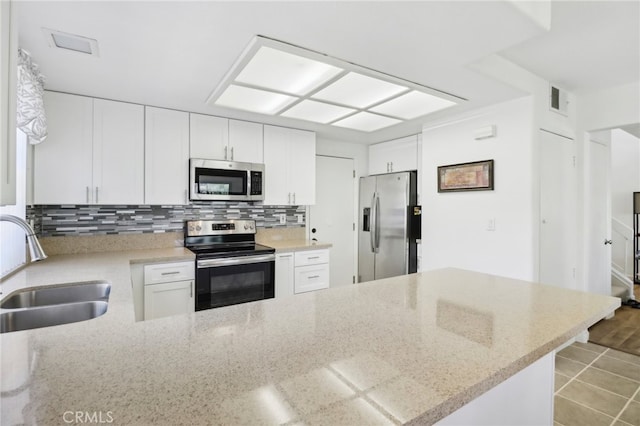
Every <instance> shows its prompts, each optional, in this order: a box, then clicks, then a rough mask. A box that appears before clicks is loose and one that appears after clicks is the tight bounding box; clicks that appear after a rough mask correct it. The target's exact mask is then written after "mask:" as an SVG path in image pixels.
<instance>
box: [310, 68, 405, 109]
mask: <svg viewBox="0 0 640 426" xmlns="http://www.w3.org/2000/svg"><path fill="white" fill-rule="evenodd" d="M406 90H408V88H407V87H404V86H400V85H397V84H394V83H390V82H388V81H382V80H379V79H377V78H373V77H368V76H366V75H362V74H358V73H355V72H350V73H349V74H347V75H345V76H344V77H342V78H340V79H339V80H337V81H336V82H334V83H332V84H330V85H329V86H327V87H325V88H324V89H322V90H320V91H319V92H318V93H316V94H314V95H313V96H311V97H312V98H314V99H320V100H323V101H329V102H335V103H338V104H341V105H346V106H350V107H354V108H367V107H368V106H370V105H373V104H375V103H377V102H381V101H383V100H385V99H389V98H391V97H393V96H396V95H398V94H400V93H402V92H404V91H406Z"/></svg>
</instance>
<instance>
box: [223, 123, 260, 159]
mask: <svg viewBox="0 0 640 426" xmlns="http://www.w3.org/2000/svg"><path fill="white" fill-rule="evenodd" d="M262 127H263V126H262V124H258V123H250V122H248V121H238V120H229V160H231V161H244V162H246V163H262V162H263V161H264V155H263V153H262V150H263V145H262Z"/></svg>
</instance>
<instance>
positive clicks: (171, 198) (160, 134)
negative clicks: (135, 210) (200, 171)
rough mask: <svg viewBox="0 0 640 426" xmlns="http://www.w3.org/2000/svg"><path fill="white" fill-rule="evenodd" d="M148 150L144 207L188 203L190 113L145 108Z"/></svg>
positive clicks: (145, 161)
mask: <svg viewBox="0 0 640 426" xmlns="http://www.w3.org/2000/svg"><path fill="white" fill-rule="evenodd" d="M144 147H145V151H144V172H145V181H144V182H145V184H144V188H145V190H144V194H145V196H144V199H145V201H144V204H155V205H163V204H165V205H166V204H169V205H176V204H178V205H180V204H188V203H189V191H188V190H187V185H188V180H189V113H187V112H182V111H175V110H170V109H162V108H154V107H145V139H144ZM142 164H143V162H140V163H139V166H140V165H142Z"/></svg>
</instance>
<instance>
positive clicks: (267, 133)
mask: <svg viewBox="0 0 640 426" xmlns="http://www.w3.org/2000/svg"><path fill="white" fill-rule="evenodd" d="M264 165H265V198H264V204H265V205H311V204H315V199H316V195H315V194H316V135H315V133H314V132H308V131H304V130H297V129H289V128H284V127H277V126H267V125H265V126H264Z"/></svg>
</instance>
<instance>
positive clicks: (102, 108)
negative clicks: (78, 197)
mask: <svg viewBox="0 0 640 426" xmlns="http://www.w3.org/2000/svg"><path fill="white" fill-rule="evenodd" d="M45 142H46V141H45ZM142 164H144V107H143V106H142V105H135V104H128V103H123V102H114V101H105V100H103V99H95V100H94V101H93V187H94V189H93V190H94V194H93V202H94V203H95V204H140V203H143V202H144V168H143V167H140V166H141V165H142Z"/></svg>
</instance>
